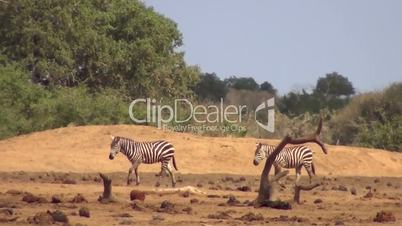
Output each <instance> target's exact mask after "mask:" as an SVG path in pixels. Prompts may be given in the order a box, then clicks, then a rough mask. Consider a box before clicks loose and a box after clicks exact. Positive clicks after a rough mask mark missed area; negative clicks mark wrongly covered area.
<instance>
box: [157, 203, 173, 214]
mask: <svg viewBox="0 0 402 226" xmlns="http://www.w3.org/2000/svg"><path fill="white" fill-rule="evenodd" d="M158 212H165V213H174V212H176V211H175V209H174V204H173V203H171V202H169V201H167V200H165V201H163V202H162V203H161V206H160V208H159V210H158Z"/></svg>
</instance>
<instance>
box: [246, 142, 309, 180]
mask: <svg viewBox="0 0 402 226" xmlns="http://www.w3.org/2000/svg"><path fill="white" fill-rule="evenodd" d="M275 148H276V146H272V145H268V144H261V143H258V144H257V149H256V150H255V155H254V161H253V163H254V165H258V164H259V163H260V161H261V160H263V159H265V158H268V156H269V155H271V154H272V152H273V151H274V150H275ZM273 165H274V167H275V175H276V174H278V173H279V172H280V171H281V167H283V168H288V169H289V168H296V183H297V182H298V181H299V179H300V174H301V168H302V166H304V168H305V169H306V170H307V173H308V175H309V177H310V184H311V178H312V177H313V175H315V168H314V164H313V152H312V151H311V149H310V148H309V147H307V146H293V147H285V148H283V150H282V151H281V152H279V154H278V155H277V156H276V158H275V160H274V163H273Z"/></svg>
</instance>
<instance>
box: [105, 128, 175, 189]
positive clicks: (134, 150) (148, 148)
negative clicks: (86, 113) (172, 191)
mask: <svg viewBox="0 0 402 226" xmlns="http://www.w3.org/2000/svg"><path fill="white" fill-rule="evenodd" d="M111 138H112V143H111V145H110V154H109V159H110V160H113V159H114V157H115V156H116V155H117V154H118V153H119V152H121V153H123V154H124V155H126V157H127V159H128V160H129V161H130V162H131V164H132V165H131V167H130V168H129V170H128V176H127V185H130V176H131V174H132V172H133V170H134V173H135V181H136V185H139V184H140V177H139V175H138V166H139V165H140V164H141V163H145V164H152V163H157V162H161V171H160V173H158V174H157V176H159V178H158V180H157V182H156V185H155V186H156V187H159V186H160V183H159V181H160V179H161V178H162V177H163V175H164V173H165V174H168V175H170V177H171V179H172V187H175V185H176V179H175V177H174V174H173V172H172V168H171V166H170V163H169V162H170V159H172V162H173V166H174V168H175V169H176V170H178V169H177V166H176V161H175V158H174V147H173V145H172V144H171V143H169V142H167V141H164V140H158V141H151V142H136V141H134V140H132V139H129V138H125V137H113V136H112V137H111Z"/></svg>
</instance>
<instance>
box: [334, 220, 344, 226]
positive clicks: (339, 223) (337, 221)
mask: <svg viewBox="0 0 402 226" xmlns="http://www.w3.org/2000/svg"><path fill="white" fill-rule="evenodd" d="M335 225H345V223H343V221H341V220H336V221H335Z"/></svg>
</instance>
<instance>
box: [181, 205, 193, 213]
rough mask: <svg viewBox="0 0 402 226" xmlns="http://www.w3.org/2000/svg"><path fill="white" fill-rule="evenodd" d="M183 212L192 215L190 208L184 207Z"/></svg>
mask: <svg viewBox="0 0 402 226" xmlns="http://www.w3.org/2000/svg"><path fill="white" fill-rule="evenodd" d="M183 212H186V213H187V214H192V213H193V208H191V207H189V206H188V207H185V208H184V209H183Z"/></svg>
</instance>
